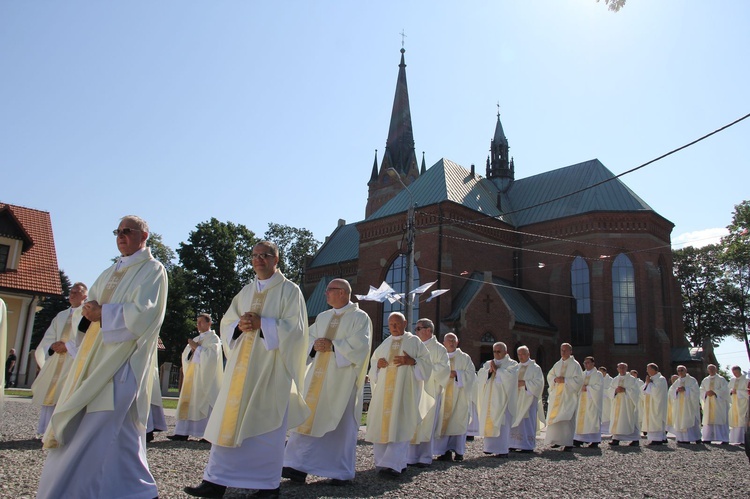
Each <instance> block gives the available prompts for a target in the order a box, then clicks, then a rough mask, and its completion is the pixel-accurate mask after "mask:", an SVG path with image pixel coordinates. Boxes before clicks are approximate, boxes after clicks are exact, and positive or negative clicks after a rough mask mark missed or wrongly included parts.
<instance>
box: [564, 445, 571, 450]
mask: <svg viewBox="0 0 750 499" xmlns="http://www.w3.org/2000/svg"><path fill="white" fill-rule="evenodd" d="M572 450H573V447H571V446H570V445H566V446H565V447H563V452H570V451H572Z"/></svg>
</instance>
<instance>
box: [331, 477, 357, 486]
mask: <svg viewBox="0 0 750 499" xmlns="http://www.w3.org/2000/svg"><path fill="white" fill-rule="evenodd" d="M326 483H327V484H328V485H333V486H335V487H344V486H346V485H351V484H352V481H351V480H339V479H338V478H331V479H330V480H328V482H326Z"/></svg>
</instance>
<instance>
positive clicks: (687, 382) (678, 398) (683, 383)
mask: <svg viewBox="0 0 750 499" xmlns="http://www.w3.org/2000/svg"><path fill="white" fill-rule="evenodd" d="M680 387H683V388H685V391H684V392H678V391H677V389H678V388H680ZM669 398H670V400H671V401H672V426H673V427H674V429H675V430H676V431H680V432H685V431H687V430H688V429H690V428H692V427H694V426H695V424H696V422H697V419H698V416H699V414H700V387H699V386H698V381H697V380H696V379H695V378H693V377H692V376H690V375H689V374H686V375H685V377H684V378H677V380H675V382H674V383H672V386H670V387H669Z"/></svg>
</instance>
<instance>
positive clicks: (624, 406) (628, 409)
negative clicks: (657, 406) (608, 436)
mask: <svg viewBox="0 0 750 499" xmlns="http://www.w3.org/2000/svg"><path fill="white" fill-rule="evenodd" d="M617 373H618V374H617V376H615V377H614V378H613V379H612V384H611V385H609V392H608V393H606V394H605V395H606V396H607V397H610V399H611V400H612V407H611V409H610V410H611V412H610V416H609V431H610V433H612V440H610V441H609V445H612V446H615V445H619V444H620V441H621V440H625V441H628V442H630V444H629V445H630V446H631V447H638V446H640V445H641V441H640V438H641V432H640V430H639V429H638V426H639V424H638V406H639V404H640V403H641V390H640V388H639V387H638V381H636V378H635V377H633V375H632V374H630V372H628V365H627V364H626V363H624V362H620V363H619V364H617Z"/></svg>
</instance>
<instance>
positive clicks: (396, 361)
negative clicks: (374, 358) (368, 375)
mask: <svg viewBox="0 0 750 499" xmlns="http://www.w3.org/2000/svg"><path fill="white" fill-rule="evenodd" d="M393 365H394V366H398V367H401V366H416V365H417V361H416V359H414V358H413V357H411V356H410V355H409V354H408V353H405V354H403V355H396V356H395V357H393ZM386 367H388V361H387V360H386V359H384V358H383V357H380V358H379V359H378V369H385V368H386Z"/></svg>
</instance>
